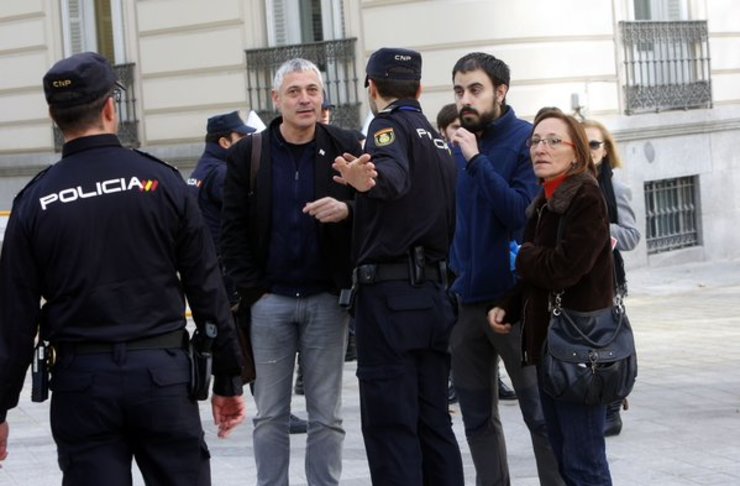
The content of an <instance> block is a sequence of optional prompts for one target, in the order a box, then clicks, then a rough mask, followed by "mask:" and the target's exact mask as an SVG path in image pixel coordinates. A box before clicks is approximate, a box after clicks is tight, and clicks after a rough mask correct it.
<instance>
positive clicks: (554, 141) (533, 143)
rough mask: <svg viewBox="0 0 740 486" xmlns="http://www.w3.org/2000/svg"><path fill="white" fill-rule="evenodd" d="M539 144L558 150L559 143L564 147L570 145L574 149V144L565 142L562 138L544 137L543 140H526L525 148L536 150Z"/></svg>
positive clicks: (534, 138)
mask: <svg viewBox="0 0 740 486" xmlns="http://www.w3.org/2000/svg"><path fill="white" fill-rule="evenodd" d="M540 142H543V143H544V144H545V146H546V147H547V148H549V149H555V148H558V147H559V146H560V144H561V143H564V144H565V145H570V146H571V147H575V144H573V143H571V142H568V141H566V140H563V139H562V138H558V137H545V138H536V137H533V138H530V139H527V147H529V148H531V149H533V148H537V146H538V145H539V144H540Z"/></svg>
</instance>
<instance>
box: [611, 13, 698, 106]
mask: <svg viewBox="0 0 740 486" xmlns="http://www.w3.org/2000/svg"><path fill="white" fill-rule="evenodd" d="M619 28H620V33H621V36H622V47H623V48H624V65H625V78H626V79H625V85H624V97H625V113H626V114H627V115H630V114H634V113H645V112H659V111H664V110H686V109H689V108H711V107H712V82H711V71H710V62H709V61H710V57H709V41H708V33H707V22H706V21H678V22H674V21H670V22H658V21H644V20H640V21H634V22H619Z"/></svg>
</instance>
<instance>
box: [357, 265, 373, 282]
mask: <svg viewBox="0 0 740 486" xmlns="http://www.w3.org/2000/svg"><path fill="white" fill-rule="evenodd" d="M356 273H357V283H358V284H360V285H366V284H371V283H375V277H376V276H377V274H378V265H377V264H375V263H368V264H367V265H360V266H359V267H357V268H356Z"/></svg>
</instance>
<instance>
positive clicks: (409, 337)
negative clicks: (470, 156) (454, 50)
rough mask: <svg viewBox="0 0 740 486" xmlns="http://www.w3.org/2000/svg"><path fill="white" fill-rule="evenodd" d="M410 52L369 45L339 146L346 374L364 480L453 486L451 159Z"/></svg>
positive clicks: (456, 473) (388, 485) (456, 467)
mask: <svg viewBox="0 0 740 486" xmlns="http://www.w3.org/2000/svg"><path fill="white" fill-rule="evenodd" d="M420 80H421V55H420V54H419V53H418V52H415V51H411V50H407V49H391V48H382V49H379V50H377V51H376V52H374V53H373V54H372V56H370V59H369V60H368V63H367V78H366V82H365V85H366V86H367V87H368V95H369V102H370V107H371V109H372V111H373V113H374V114H375V119H374V120H373V121H372V122H371V123H370V127H369V130H368V138H367V144H366V150H367V153H366V154H363V155H362V156H360V157H358V158H354V157H351V156H348V155H345V156H344V157H338V158H337V159H336V160H335V163H334V167H335V168H336V169H337V170H338V171H339V172H340V174H341V176H337V177H335V180H337V182H340V183H345V184H350V185H351V186H353V187H354V188H355V189H356V190H357V191H359V194H358V196H357V198H356V201H355V213H354V214H355V220H354V230H353V259H354V262H355V265H356V267H355V270H354V275H353V278H354V282H355V285H356V296H355V307H354V309H355V319H356V321H355V326H356V330H355V332H356V336H357V377H358V379H359V382H360V397H361V404H362V409H361V412H362V432H363V437H364V440H365V448H366V450H367V456H368V462H369V465H370V473H371V476H372V481H373V484H378V485H383V486H392V485H399V486H401V485H402V486H416V485H419V486H421V485H422V484H424V485H456V486H457V485H462V484H463V482H464V479H463V472H462V460H461V457H460V450H459V448H458V445H457V441H456V439H455V435H454V434H453V432H452V426H451V421H450V415H449V411H448V408H447V376H448V372H449V365H450V358H449V355H448V352H447V347H448V341H449V336H450V331H451V329H452V326H453V325H454V323H455V317H454V313H453V306H452V303H451V302H450V300H449V298H448V295H447V292H446V281H445V278H446V266H445V258H446V256H447V251H448V248H449V246H450V241H451V238H452V235H453V232H454V229H455V194H454V188H455V180H456V168H455V163H454V161H453V159H452V157H451V154H450V151H449V149H448V147H447V144H446V143H445V142H444V140H443V139H442V138H441V137H440V136H439V134H438V133H437V132H436V131H435V130H434V129H433V128H432V126H431V125H430V124H429V122H428V121H427V119H426V118H425V116H424V114H423V113H422V111H421V108H420V105H419V102H418V98H419V95H420V93H421V90H420Z"/></svg>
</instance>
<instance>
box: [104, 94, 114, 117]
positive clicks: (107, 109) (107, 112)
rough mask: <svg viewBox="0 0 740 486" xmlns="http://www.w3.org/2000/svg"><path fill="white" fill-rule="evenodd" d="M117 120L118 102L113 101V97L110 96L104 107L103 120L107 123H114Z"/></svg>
mask: <svg viewBox="0 0 740 486" xmlns="http://www.w3.org/2000/svg"><path fill="white" fill-rule="evenodd" d="M115 118H116V102H115V100H114V99H113V97H112V96H109V97H108V99H107V100H105V104H104V105H103V119H104V120H105V121H106V122H107V123H112V122H113V121H114V120H115Z"/></svg>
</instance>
